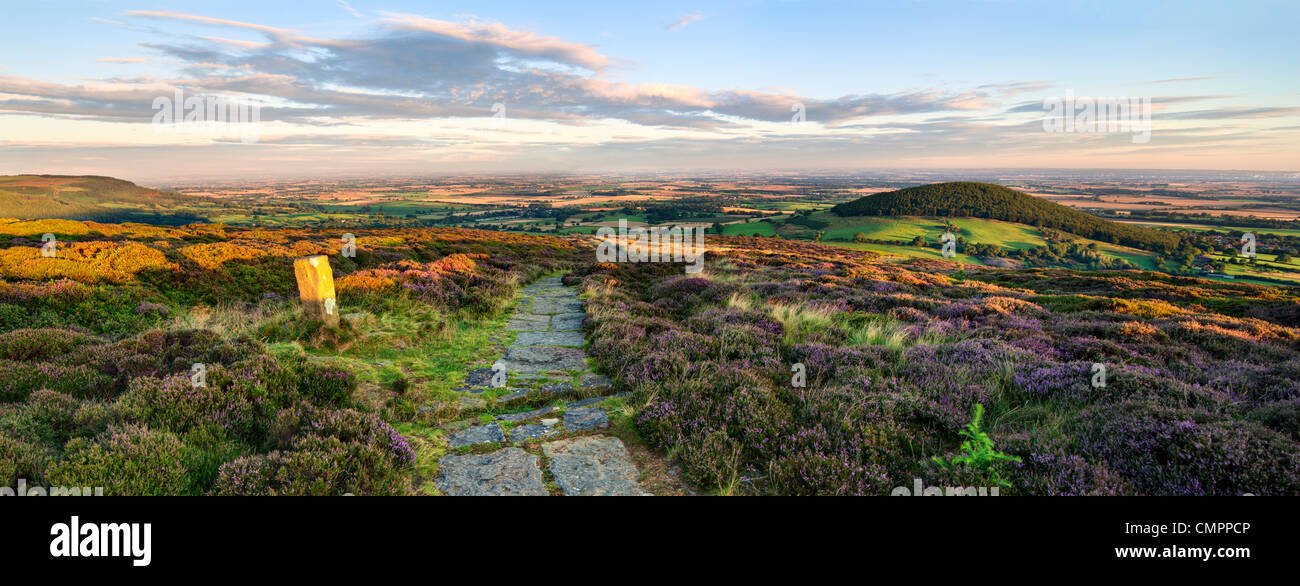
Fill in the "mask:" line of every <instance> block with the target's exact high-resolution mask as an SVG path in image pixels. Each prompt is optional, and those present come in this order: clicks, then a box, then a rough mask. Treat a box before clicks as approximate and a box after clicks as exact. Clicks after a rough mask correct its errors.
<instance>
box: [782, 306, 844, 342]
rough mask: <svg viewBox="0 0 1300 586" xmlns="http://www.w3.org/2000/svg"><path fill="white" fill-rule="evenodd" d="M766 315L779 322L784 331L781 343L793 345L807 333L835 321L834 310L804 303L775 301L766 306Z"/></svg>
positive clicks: (832, 323)
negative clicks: (775, 302)
mask: <svg viewBox="0 0 1300 586" xmlns="http://www.w3.org/2000/svg"><path fill="white" fill-rule="evenodd" d="M767 311H768V315H770V316H772V319H774V320H776V321H777V322H778V323H780V324H781V328H782V329H783V330H784V331H785V335H784V336H783V337H782V343H784V344H785V345H787V346H789V345H794V344H798V343H799V342H802V341H803V340H804V339H805V338H807V337H808V335H809V334H811V333H813V332H816V331H818V330H824V329H826V328H828V327H830V326H832V325H834V323H835V319H834V316H835V311H834V310H832V309H828V308H825V307H820V306H816V305H809V304H804V303H777V304H774V305H770V306H768V309H767Z"/></svg>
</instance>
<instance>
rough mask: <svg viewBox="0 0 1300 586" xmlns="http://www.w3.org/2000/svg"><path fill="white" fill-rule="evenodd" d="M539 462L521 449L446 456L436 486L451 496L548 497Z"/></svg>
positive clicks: (439, 470)
mask: <svg viewBox="0 0 1300 586" xmlns="http://www.w3.org/2000/svg"><path fill="white" fill-rule="evenodd" d="M537 460H538V458H537V456H534V455H532V454H529V453H528V452H525V451H523V450H521V449H519V448H505V449H502V450H497V451H495V452H492V453H489V454H472V455H467V456H454V455H453V456H445V457H443V458H442V460H439V462H438V478H437V479H436V481H435V482H436V484H437V485H438V490H441V491H442V492H443V494H447V495H450V496H546V495H547V491H546V484H545V482H544V481H543V479H542V470H541V468H540V467H538V465H537Z"/></svg>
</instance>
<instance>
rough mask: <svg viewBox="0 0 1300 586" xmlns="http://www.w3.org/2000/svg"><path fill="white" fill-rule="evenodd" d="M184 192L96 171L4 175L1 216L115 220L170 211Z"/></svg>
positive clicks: (0, 179)
mask: <svg viewBox="0 0 1300 586" xmlns="http://www.w3.org/2000/svg"><path fill="white" fill-rule="evenodd" d="M185 200H186V198H184V197H183V196H181V195H178V194H174V193H168V192H164V191H158V190H156V189H149V188H146V187H140V186H139V185H136V184H134V183H131V182H130V181H124V180H122V179H114V178H112V177H99V176H92V175H85V176H73V175H9V176H0V217H3V218H22V219H40V218H65V219H94V220H101V221H104V220H111V219H124V218H129V217H131V216H134V215H139V214H146V215H148V214H151V213H166V212H168V211H170V210H171V209H172V208H174V207H175V206H176V205H177V204H179V203H181V202H182V201H185Z"/></svg>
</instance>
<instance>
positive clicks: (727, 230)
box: [722, 222, 776, 236]
mask: <svg viewBox="0 0 1300 586" xmlns="http://www.w3.org/2000/svg"><path fill="white" fill-rule="evenodd" d="M722 234H723V235H724V236H754V235H758V236H773V235H775V234H776V228H774V227H773V226H772V223H771V222H748V223H745V224H727V225H725V226H723V227H722Z"/></svg>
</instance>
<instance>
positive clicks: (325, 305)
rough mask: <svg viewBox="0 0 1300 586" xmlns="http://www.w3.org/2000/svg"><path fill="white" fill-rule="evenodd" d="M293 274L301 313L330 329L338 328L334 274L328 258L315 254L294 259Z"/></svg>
mask: <svg viewBox="0 0 1300 586" xmlns="http://www.w3.org/2000/svg"><path fill="white" fill-rule="evenodd" d="M293 274H294V276H295V277H297V278H298V298H299V299H301V300H302V308H303V311H305V312H306V313H307V315H308V316H309V317H312V318H314V319H319V320H322V321H324V322H325V324H326V325H328V326H330V327H336V326H338V325H339V308H338V301H337V300H336V299H335V297H334V272H333V271H332V270H330V261H329V257H326V256H325V255H323V254H317V255H313V256H304V257H301V258H296V259H294V261H293Z"/></svg>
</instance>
